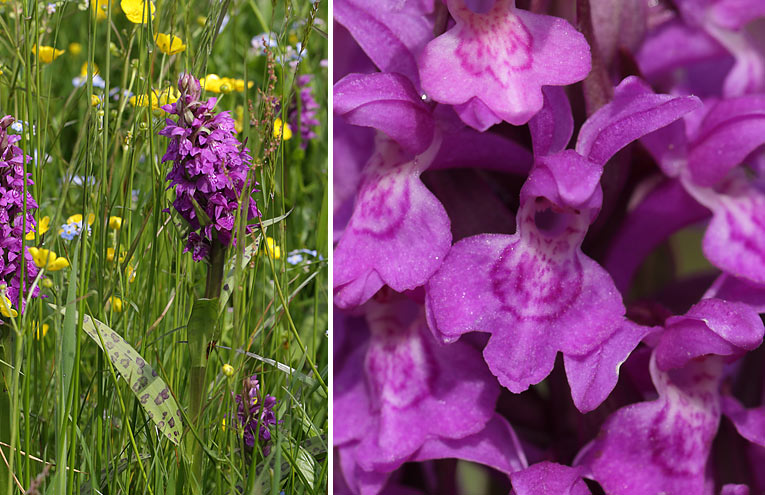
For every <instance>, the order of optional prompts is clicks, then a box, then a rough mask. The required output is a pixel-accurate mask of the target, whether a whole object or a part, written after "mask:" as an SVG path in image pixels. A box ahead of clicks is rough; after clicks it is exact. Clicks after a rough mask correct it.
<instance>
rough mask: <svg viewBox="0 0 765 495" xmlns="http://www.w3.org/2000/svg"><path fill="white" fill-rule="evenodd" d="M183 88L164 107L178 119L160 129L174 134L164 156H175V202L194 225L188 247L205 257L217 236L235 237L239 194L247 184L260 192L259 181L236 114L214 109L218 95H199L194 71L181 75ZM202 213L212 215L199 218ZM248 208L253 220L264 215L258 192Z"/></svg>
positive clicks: (196, 258)
mask: <svg viewBox="0 0 765 495" xmlns="http://www.w3.org/2000/svg"><path fill="white" fill-rule="evenodd" d="M178 88H179V89H180V91H181V96H180V97H179V98H178V101H177V102H176V103H174V104H171V105H165V106H164V107H162V108H163V109H164V110H166V111H167V112H169V113H170V114H172V115H177V116H178V120H177V122H176V121H173V120H172V119H169V118H168V119H167V120H166V122H167V126H166V127H165V128H164V129H162V130H161V131H160V132H159V133H160V134H161V135H163V136H167V137H168V138H170V142H169V144H168V146H167V152H166V153H165V156H163V157H162V161H163V162H165V161H168V160H171V161H173V168H172V169H171V170H170V172H169V173H168V174H167V180H168V181H169V182H170V186H169V187H168V188H171V187H174V188H175V194H176V199H175V201H174V202H173V206H174V207H175V209H176V211H178V213H179V214H180V215H181V217H183V219H184V220H186V221H187V222H188V223H189V227H190V232H189V235H188V239H187V241H186V247H185V249H184V252H186V251H191V252H192V255H193V258H194V261H201V260H203V259H205V258H206V257H207V255H208V253H209V251H210V247H211V245H212V242H213V241H217V242H219V243H220V244H221V245H222V246H223V247H227V246H228V245H230V244H231V243H232V238H233V230H234V220H235V218H236V214H237V211H238V209H239V198H240V197H241V195H242V191H243V190H244V189H245V188H246V189H247V193H248V195H249V194H252V193H254V192H256V191H257V190H256V189H255V188H254V186H255V185H257V182H255V181H254V180H253V179H248V178H247V173H248V171H249V167H250V164H251V160H252V159H251V157H250V155H248V154H247V153H248V151H249V150H248V149H247V148H245V147H244V145H243V144H242V143H240V142H239V141H238V140H237V139H236V136H235V134H236V130H235V129H234V119H232V118H231V116H230V115H229V114H228V112H220V113H216V112H214V111H213V109H214V108H215V103H216V101H217V100H216V98H210V99H209V100H208V101H206V102H203V101H200V100H199V95H200V91H201V90H200V86H199V81H198V80H196V79H195V78H194V77H193V76H190V75H183V76H181V78H180V80H179V81H178ZM201 213H204V215H205V216H206V217H207V218H204V217H202V218H200V217H199V215H200V214H201ZM246 214H247V220H248V221H249V220H254V219H255V218H257V217H259V216H260V212H259V211H258V208H257V206H256V204H255V200H254V199H253V198H250V200H249V206H248V209H247V213H246ZM250 228H251V227H250Z"/></svg>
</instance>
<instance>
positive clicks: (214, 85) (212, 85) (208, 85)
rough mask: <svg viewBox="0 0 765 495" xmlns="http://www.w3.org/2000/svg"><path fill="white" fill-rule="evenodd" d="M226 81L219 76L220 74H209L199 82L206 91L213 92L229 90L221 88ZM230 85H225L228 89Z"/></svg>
mask: <svg viewBox="0 0 765 495" xmlns="http://www.w3.org/2000/svg"><path fill="white" fill-rule="evenodd" d="M224 83H225V81H224V80H223V79H222V78H221V77H220V76H218V74H207V75H206V76H205V77H203V78H202V79H200V80H199V84H200V85H201V86H202V89H204V90H205V91H211V92H213V93H221V92H228V91H223V89H221V87H222V86H224ZM228 87H229V86H227V85H226V86H225V89H228Z"/></svg>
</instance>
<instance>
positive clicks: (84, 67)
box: [80, 62, 98, 78]
mask: <svg viewBox="0 0 765 495" xmlns="http://www.w3.org/2000/svg"><path fill="white" fill-rule="evenodd" d="M96 74H98V66H97V65H96V64H93V75H94V76H95V75H96ZM80 77H82V78H85V77H88V63H87V62H83V63H82V66H81V67H80Z"/></svg>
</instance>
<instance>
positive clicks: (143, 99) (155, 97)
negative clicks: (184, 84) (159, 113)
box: [128, 88, 180, 110]
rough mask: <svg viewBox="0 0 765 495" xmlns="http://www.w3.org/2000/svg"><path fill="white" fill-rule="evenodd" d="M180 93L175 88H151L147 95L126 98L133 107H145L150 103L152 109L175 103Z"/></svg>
mask: <svg viewBox="0 0 765 495" xmlns="http://www.w3.org/2000/svg"><path fill="white" fill-rule="evenodd" d="M179 96H180V93H179V92H178V90H177V89H175V88H167V89H164V90H162V91H156V90H153V91H152V92H151V94H149V95H136V96H131V97H130V98H128V102H129V103H130V104H131V105H133V106H134V107H147V106H149V104H151V109H152V110H157V109H159V108H160V107H162V106H164V105H167V104H170V103H175V102H176V101H178V97H179Z"/></svg>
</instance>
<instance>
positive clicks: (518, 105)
mask: <svg viewBox="0 0 765 495" xmlns="http://www.w3.org/2000/svg"><path fill="white" fill-rule="evenodd" d="M447 4H448V7H449V11H450V13H451V14H452V17H453V18H454V20H455V22H456V24H455V25H454V27H452V28H451V29H449V30H448V31H447V32H446V33H444V34H442V35H441V36H439V37H438V38H436V39H435V40H432V41H431V42H430V43H428V45H427V46H426V47H425V49H424V50H423V52H422V55H421V57H420V59H419V68H420V80H421V82H422V88H423V90H424V91H425V93H426V94H427V95H428V96H430V97H431V98H433V99H434V100H435V101H438V102H440V103H448V104H451V105H465V104H467V105H472V106H461V107H460V108H459V111H460V113H461V114H462V116H463V117H464V119H463V120H464V121H465V122H466V123H467V124H468V125H471V126H473V127H475V128H477V129H481V130H483V129H485V128H487V126H488V125H491V123H492V121H493V120H494V118H495V117H494V116H496V118H499V119H502V120H505V121H507V122H510V123H511V124H514V125H522V124H525V123H526V122H528V121H529V119H530V118H531V117H533V116H534V114H535V113H537V112H538V111H539V110H540V109H541V108H542V104H543V99H542V92H541V88H542V86H546V85H556V86H557V85H565V84H571V83H574V82H576V81H580V80H582V79H583V78H584V77H586V75H587V73H588V72H589V71H590V51H589V46H588V45H587V42H586V40H585V39H584V36H582V35H581V33H579V32H577V31H576V30H575V29H574V27H573V26H571V25H570V24H568V22H566V21H565V20H563V19H560V18H557V17H552V16H544V15H537V14H532V13H530V12H527V11H524V10H519V9H516V8H515V2H514V1H512V0H497V1H496V2H494V5H493V7H492V8H491V10H489V11H488V12H486V13H483V14H482V13H476V12H473V11H471V10H470V9H469V8H468V6H467V5H466V2H465V0H449V1H448V2H447ZM473 98H476V99H477V100H480V102H481V103H482V105H484V106H485V108H484V107H483V106H476V105H477V104H472V103H469V102H471V100H472V99H473Z"/></svg>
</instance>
